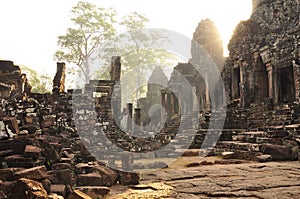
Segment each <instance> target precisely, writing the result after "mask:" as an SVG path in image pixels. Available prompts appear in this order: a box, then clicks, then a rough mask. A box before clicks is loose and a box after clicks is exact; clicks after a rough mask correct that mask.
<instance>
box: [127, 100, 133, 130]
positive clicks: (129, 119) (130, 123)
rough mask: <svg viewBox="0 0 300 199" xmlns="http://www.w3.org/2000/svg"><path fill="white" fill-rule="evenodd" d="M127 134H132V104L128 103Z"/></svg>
mask: <svg viewBox="0 0 300 199" xmlns="http://www.w3.org/2000/svg"><path fill="white" fill-rule="evenodd" d="M126 112H127V132H132V103H127V105H126Z"/></svg>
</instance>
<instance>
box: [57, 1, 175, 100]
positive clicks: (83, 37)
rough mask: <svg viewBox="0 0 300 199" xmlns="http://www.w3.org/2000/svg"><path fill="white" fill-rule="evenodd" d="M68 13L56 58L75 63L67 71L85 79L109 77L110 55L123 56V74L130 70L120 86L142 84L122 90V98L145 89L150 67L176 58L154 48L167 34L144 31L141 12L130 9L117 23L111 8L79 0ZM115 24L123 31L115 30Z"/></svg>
mask: <svg viewBox="0 0 300 199" xmlns="http://www.w3.org/2000/svg"><path fill="white" fill-rule="evenodd" d="M71 14H72V18H71V20H72V22H73V27H72V28H69V29H68V30H67V33H66V34H65V35H61V36H59V37H58V47H59V50H58V51H57V52H56V53H55V59H56V60H59V61H67V62H68V63H71V64H74V66H75V67H71V68H70V64H68V67H69V68H68V69H67V71H68V72H69V73H70V72H73V73H75V72H79V73H81V75H83V78H84V80H85V82H88V80H89V79H91V78H95V79H109V78H110V76H109V71H110V60H111V57H112V56H115V55H119V56H121V57H122V75H123V76H124V75H126V74H128V73H130V74H131V73H132V75H130V76H131V77H130V79H128V81H127V83H126V85H125V88H122V89H125V90H126V91H128V90H130V89H129V88H134V87H135V86H134V85H140V84H141V83H142V84H144V85H145V86H144V87H145V88H140V89H136V90H137V92H136V93H135V94H131V93H128V92H122V93H123V95H127V96H125V99H128V98H129V96H128V95H130V96H133V97H131V99H132V101H133V100H136V99H137V98H139V97H141V96H142V95H143V94H144V93H145V92H146V81H147V77H149V75H150V74H148V73H151V70H153V69H154V68H155V67H156V66H161V67H170V66H173V65H174V63H175V62H176V61H177V60H178V59H177V58H176V56H175V55H173V54H172V53H170V52H167V51H166V50H165V49H154V48H153V46H157V47H160V46H162V45H163V44H164V43H165V42H168V39H167V35H166V33H165V32H164V31H161V30H160V31H158V30H152V31H147V32H145V31H144V28H146V25H147V23H148V22H149V19H148V18H147V17H146V16H145V15H143V14H139V13H137V12H132V13H130V14H128V15H126V16H124V17H123V18H121V20H120V21H119V23H116V21H115V20H114V18H115V16H116V12H115V11H114V10H113V9H106V8H99V7H97V6H96V5H93V4H91V3H87V2H82V1H80V2H79V3H78V4H77V5H76V6H74V7H73V9H72V11H71ZM116 26H118V27H119V29H118V30H123V31H124V33H122V34H117V32H116V30H115V28H114V27H116ZM116 35H118V36H116ZM99 60H101V61H100V63H97V64H96V65H97V66H102V67H101V68H100V69H97V70H96V71H93V69H92V64H93V63H94V62H96V61H99ZM175 60H176V61H175ZM122 98H124V96H122ZM124 103H126V102H124Z"/></svg>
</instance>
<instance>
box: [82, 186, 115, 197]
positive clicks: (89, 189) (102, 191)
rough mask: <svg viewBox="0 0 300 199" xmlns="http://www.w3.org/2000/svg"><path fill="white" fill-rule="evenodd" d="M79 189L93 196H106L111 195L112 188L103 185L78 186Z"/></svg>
mask: <svg viewBox="0 0 300 199" xmlns="http://www.w3.org/2000/svg"><path fill="white" fill-rule="evenodd" d="M76 190H79V191H81V192H83V193H85V194H87V195H89V196H90V197H92V198H99V197H100V198H106V197H107V196H108V195H109V192H110V189H109V188H108V187H103V186H84V187H76Z"/></svg>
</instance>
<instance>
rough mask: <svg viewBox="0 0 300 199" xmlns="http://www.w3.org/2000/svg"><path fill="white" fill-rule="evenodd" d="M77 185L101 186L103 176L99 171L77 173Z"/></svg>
mask: <svg viewBox="0 0 300 199" xmlns="http://www.w3.org/2000/svg"><path fill="white" fill-rule="evenodd" d="M77 185H78V186H103V185H104V182H103V177H102V176H101V175H100V174H99V173H87V174H79V175H77Z"/></svg>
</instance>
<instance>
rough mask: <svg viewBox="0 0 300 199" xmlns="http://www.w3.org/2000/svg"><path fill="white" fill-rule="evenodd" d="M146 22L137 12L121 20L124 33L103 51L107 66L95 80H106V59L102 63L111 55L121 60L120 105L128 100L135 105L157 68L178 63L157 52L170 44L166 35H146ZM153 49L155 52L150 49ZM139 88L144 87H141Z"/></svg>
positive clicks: (149, 32)
mask: <svg viewBox="0 0 300 199" xmlns="http://www.w3.org/2000/svg"><path fill="white" fill-rule="evenodd" d="M148 22H149V19H148V18H146V16H145V15H142V14H139V13H137V12H132V13H130V14H128V15H127V16H124V17H123V18H122V19H121V21H120V23H119V24H120V25H121V26H122V27H123V28H124V30H125V32H124V33H122V34H119V35H118V37H116V38H114V40H113V41H111V42H110V43H108V45H110V47H109V48H105V49H104V50H106V51H105V53H104V55H105V56H103V54H101V55H100V57H102V59H103V60H104V63H107V64H106V65H105V67H103V68H101V69H100V70H98V71H97V73H96V75H97V76H96V77H97V78H98V79H103V78H105V79H107V78H108V76H107V74H109V68H110V67H109V59H105V57H106V58H110V57H111V56H113V55H120V56H121V57H122V75H123V77H124V76H125V77H126V78H125V80H124V78H123V79H122V81H123V82H122V91H126V92H122V101H123V103H126V101H127V102H128V100H129V101H131V102H135V101H136V100H137V99H138V98H140V97H143V96H145V93H146V92H147V78H148V77H149V75H150V74H151V71H152V70H153V69H154V68H155V67H156V66H160V67H162V68H164V67H170V66H173V65H174V63H176V61H178V59H177V57H176V56H175V55H173V54H172V53H170V52H168V51H166V50H165V49H162V48H159V47H161V46H162V45H163V44H164V43H166V42H169V41H168V39H167V34H166V32H164V31H163V30H154V29H153V30H150V29H147V31H145V27H146V25H147V23H148ZM153 46H156V47H157V48H153ZM175 60H176V61H175ZM128 77H130V78H128ZM140 85H143V86H141V87H140ZM138 87H140V88H138ZM123 106H124V104H123Z"/></svg>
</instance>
